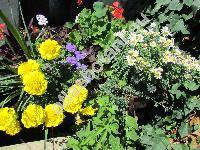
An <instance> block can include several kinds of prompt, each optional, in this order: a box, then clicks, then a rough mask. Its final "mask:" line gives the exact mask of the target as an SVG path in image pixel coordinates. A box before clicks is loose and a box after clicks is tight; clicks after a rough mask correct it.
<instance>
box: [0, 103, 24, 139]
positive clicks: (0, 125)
mask: <svg viewBox="0 0 200 150" xmlns="http://www.w3.org/2000/svg"><path fill="white" fill-rule="evenodd" d="M0 117H1V119H0V130H1V131H5V132H6V133H7V134H9V135H15V134H17V133H19V132H20V131H21V127H20V124H19V122H18V120H17V118H18V116H17V114H16V112H15V110H14V108H8V107H5V108H0Z"/></svg>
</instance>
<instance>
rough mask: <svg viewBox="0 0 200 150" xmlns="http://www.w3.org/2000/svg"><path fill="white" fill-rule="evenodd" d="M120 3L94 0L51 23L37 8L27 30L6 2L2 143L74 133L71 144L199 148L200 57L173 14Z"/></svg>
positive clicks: (66, 144)
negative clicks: (127, 13) (182, 38)
mask: <svg viewBox="0 0 200 150" xmlns="http://www.w3.org/2000/svg"><path fill="white" fill-rule="evenodd" d="M80 3H81V2H80ZM160 3H161V2H160ZM166 3H167V4H166ZM174 3H176V1H171V2H170V1H169V3H168V2H165V3H164V2H163V4H160V5H158V2H157V3H156V6H155V7H158V6H160V7H161V6H162V5H164V6H165V5H169V6H168V7H169V8H171V9H172V8H173V9H178V8H174V7H173V6H172V5H173V4H174ZM157 5H158V6H157ZM187 5H189V3H187ZM191 5H192V6H194V5H195V6H196V1H194V3H193V4H191ZM177 7H178V6H177ZM197 8H198V9H197V11H198V10H199V7H197ZM171 9H170V10H171ZM173 9H172V10H173ZM179 9H180V8H179ZM123 11H124V9H123V8H122V7H121V5H120V3H119V2H117V1H115V2H114V3H113V4H112V5H111V6H106V5H104V3H102V2H95V3H94V5H93V9H92V10H91V9H88V8H84V9H83V10H82V11H81V12H80V13H79V14H78V15H77V16H76V20H75V21H74V22H67V23H65V24H64V25H63V26H61V27H50V26H48V19H47V18H46V17H45V16H43V15H41V14H38V15H36V16H35V18H34V19H33V20H32V21H33V22H31V23H30V24H29V26H28V27H26V26H24V29H23V30H22V31H19V30H18V29H16V28H14V27H13V26H12V24H10V22H9V21H8V20H7V18H6V17H5V15H4V14H3V13H2V12H1V11H0V17H1V18H2V20H3V21H4V22H5V25H1V29H0V37H1V45H2V46H1V62H0V63H1V68H0V94H1V97H0V98H1V101H0V106H1V108H0V117H1V118H2V120H1V121H0V130H1V131H2V132H1V134H3V136H1V137H0V138H2V141H3V142H2V143H1V146H6V145H10V144H16V143H21V141H22V140H23V141H24V142H30V141H38V140H41V139H44V142H45V141H47V140H48V138H51V137H58V136H62V137H63V136H68V138H66V139H67V140H66V141H63V143H62V147H63V148H64V149H74V150H90V149H102V150H107V149H112V150H124V149H128V150H132V149H138V150H143V149H148V150H180V149H183V150H189V149H199V148H200V147H199V146H200V128H199V127H200V103H199V102H200V95H199V93H200V61H199V59H198V56H195V57H194V56H192V55H191V54H190V53H187V52H186V51H183V50H181V49H180V48H179V47H182V46H181V44H179V43H177V42H176V41H178V40H177V39H178V38H177V39H174V37H176V36H177V35H178V34H180V33H178V30H177V31H175V29H174V28H173V27H172V26H171V22H170V23H169V24H167V25H163V24H162V23H158V22H156V19H155V22H150V20H148V19H147V20H143V22H141V21H138V20H136V21H127V20H125V18H124V17H123ZM152 11H153V10H152ZM146 13H147V14H148V11H147V12H146ZM143 17H144V15H143ZM158 18H159V19H160V17H158ZM188 19H189V18H188ZM34 20H35V21H34ZM170 21H171V20H170ZM24 25H25V24H24ZM179 25H180V22H179ZM179 25H177V24H176V29H177V28H178V26H179ZM180 26H181V27H182V28H181V29H180V31H181V32H182V33H183V34H184V33H186V32H187V30H186V29H185V28H183V26H182V25H180ZM6 27H7V30H8V31H6V29H5V28H6ZM20 32H21V33H22V34H20ZM176 32H177V34H176V35H175V36H174V35H173V34H174V33H176ZM187 34H188V32H187ZM194 43H195V42H194ZM197 47H198V46H196V47H195V48H197ZM9 136H10V137H9ZM44 149H46V147H45V148H44Z"/></svg>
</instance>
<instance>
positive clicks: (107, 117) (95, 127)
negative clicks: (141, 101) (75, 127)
mask: <svg viewBox="0 0 200 150" xmlns="http://www.w3.org/2000/svg"><path fill="white" fill-rule="evenodd" d="M96 102H97V104H98V105H99V110H98V112H97V114H96V116H95V117H93V118H92V119H91V120H90V121H89V123H88V124H87V125H86V126H84V127H83V128H82V129H81V130H80V131H78V132H77V133H76V136H75V137H71V138H69V139H68V142H67V147H68V148H73V149H76V150H79V149H80V150H81V149H84V150H90V149H118V150H124V149H130V150H131V149H135V144H134V141H136V140H138V135H137V133H136V131H137V129H138V125H137V118H133V117H131V116H129V115H128V114H123V113H120V111H119V108H118V106H117V105H116V104H115V103H114V102H113V101H112V100H111V99H110V98H109V97H108V96H102V97H98V98H97V100H96Z"/></svg>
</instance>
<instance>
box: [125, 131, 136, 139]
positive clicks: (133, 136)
mask: <svg viewBox="0 0 200 150" xmlns="http://www.w3.org/2000/svg"><path fill="white" fill-rule="evenodd" d="M126 137H127V138H128V139H130V140H133V141H136V140H137V139H138V135H137V133H136V132H135V131H133V130H127V131H126Z"/></svg>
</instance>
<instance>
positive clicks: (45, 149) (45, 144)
mask: <svg viewBox="0 0 200 150" xmlns="http://www.w3.org/2000/svg"><path fill="white" fill-rule="evenodd" d="M47 138H48V128H46V127H45V131H44V150H47Z"/></svg>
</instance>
